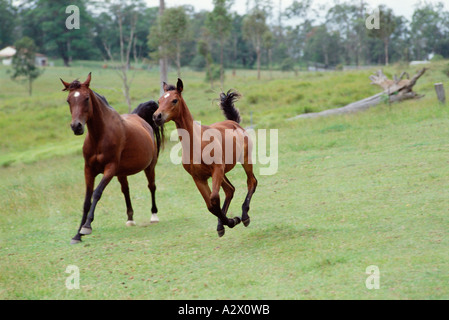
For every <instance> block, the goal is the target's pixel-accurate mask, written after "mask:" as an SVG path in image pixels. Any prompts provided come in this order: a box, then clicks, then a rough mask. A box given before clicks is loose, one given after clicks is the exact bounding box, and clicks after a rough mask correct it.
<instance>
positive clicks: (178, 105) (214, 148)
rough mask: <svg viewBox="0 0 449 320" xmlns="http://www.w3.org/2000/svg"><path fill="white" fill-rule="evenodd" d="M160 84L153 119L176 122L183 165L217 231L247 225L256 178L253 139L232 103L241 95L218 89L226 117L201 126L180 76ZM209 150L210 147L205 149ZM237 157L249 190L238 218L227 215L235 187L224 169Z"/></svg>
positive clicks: (158, 122) (228, 169)
mask: <svg viewBox="0 0 449 320" xmlns="http://www.w3.org/2000/svg"><path fill="white" fill-rule="evenodd" d="M163 87H164V94H163V96H162V97H160V99H159V109H157V110H156V112H154V115H153V119H154V122H155V123H156V124H157V125H163V124H164V123H165V122H167V121H170V120H172V121H174V122H175V124H176V127H177V129H178V135H179V136H180V139H181V146H182V158H183V160H182V162H183V167H184V169H185V170H186V171H187V172H188V173H190V175H191V176H192V177H193V180H194V181H195V184H196V186H197V188H198V190H199V191H200V193H201V195H202V196H203V198H204V201H205V202H206V205H207V208H208V210H209V211H210V212H211V213H212V214H214V215H215V216H216V217H217V218H218V225H217V232H218V235H219V236H220V237H221V236H223V235H224V233H225V229H224V225H227V226H228V227H229V228H233V227H234V226H235V225H237V224H239V223H240V222H241V221H243V224H244V225H245V226H248V225H249V223H250V218H249V216H248V210H249V204H250V201H251V197H252V195H253V193H254V192H255V190H256V186H257V180H256V177H255V176H254V174H253V165H252V162H251V148H252V142H251V140H250V139H249V136H248V135H247V133H246V132H245V130H244V129H243V128H242V127H241V126H240V125H239V122H240V114H239V112H238V110H237V109H236V108H235V107H234V101H236V99H237V98H239V97H240V95H239V94H238V93H237V92H234V91H231V90H230V91H228V92H227V93H226V94H225V93H221V94H220V107H221V109H222V110H223V112H224V114H225V116H226V118H227V119H228V120H226V121H223V122H218V123H214V124H212V125H210V126H203V125H200V124H198V123H196V122H194V121H193V117H192V114H191V113H190V111H189V109H188V108H187V105H186V102H185V101H184V99H183V97H182V95H181V93H182V91H183V87H184V86H183V83H182V81H181V79H178V82H177V85H176V87H174V86H172V85H167V84H166V83H164V84H163ZM211 137H213V140H212V139H211ZM208 140H209V141H208ZM211 140H212V141H211ZM195 146H198V147H195ZM208 150H211V151H210V152H209V153H208ZM205 155H206V156H208V157H209V158H210V157H213V161H210V159H207V160H206V159H205ZM237 161H239V162H241V163H242V165H243V169H244V170H245V172H246V175H247V185H248V194H247V196H246V198H245V201H244V203H243V205H242V217H241V219H240V218H239V217H234V218H232V219H228V218H227V217H226V213H227V211H228V208H229V204H230V202H231V200H232V198H233V196H234V191H235V188H234V186H233V185H232V184H231V182H230V181H229V179H228V178H227V177H226V173H227V172H229V171H230V170H231V169H232V168H234V166H235V165H236V163H237ZM210 177H212V191H211V189H210V187H209V185H208V182H207V181H208V179H209V178H210ZM220 187H222V188H223V191H224V193H225V201H224V203H223V207H222V208H220V196H219V191H220Z"/></svg>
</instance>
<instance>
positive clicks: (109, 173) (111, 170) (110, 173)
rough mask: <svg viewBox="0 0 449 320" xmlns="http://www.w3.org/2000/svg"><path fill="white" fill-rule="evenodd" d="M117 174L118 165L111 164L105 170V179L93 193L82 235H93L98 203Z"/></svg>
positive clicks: (81, 231)
mask: <svg viewBox="0 0 449 320" xmlns="http://www.w3.org/2000/svg"><path fill="white" fill-rule="evenodd" d="M115 174H116V165H115V164H110V165H108V166H107V167H106V168H105V170H104V174H103V178H102V179H101V181H100V183H99V184H98V186H97V188H95V191H94V192H93V197H92V205H91V206H90V210H89V214H88V215H87V218H86V222H85V223H84V225H83V226H82V227H81V230H80V234H81V235H88V234H91V233H92V226H91V223H92V221H94V212H95V207H96V206H97V203H98V201H100V199H101V195H102V194H103V191H104V189H105V188H106V186H107V185H108V184H109V182H111V180H112V178H113V177H114V176H115Z"/></svg>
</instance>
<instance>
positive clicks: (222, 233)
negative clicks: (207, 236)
mask: <svg viewBox="0 0 449 320" xmlns="http://www.w3.org/2000/svg"><path fill="white" fill-rule="evenodd" d="M217 233H218V237H219V238H221V237H223V236H224V234H225V229H224V228H223V229H221V230H217Z"/></svg>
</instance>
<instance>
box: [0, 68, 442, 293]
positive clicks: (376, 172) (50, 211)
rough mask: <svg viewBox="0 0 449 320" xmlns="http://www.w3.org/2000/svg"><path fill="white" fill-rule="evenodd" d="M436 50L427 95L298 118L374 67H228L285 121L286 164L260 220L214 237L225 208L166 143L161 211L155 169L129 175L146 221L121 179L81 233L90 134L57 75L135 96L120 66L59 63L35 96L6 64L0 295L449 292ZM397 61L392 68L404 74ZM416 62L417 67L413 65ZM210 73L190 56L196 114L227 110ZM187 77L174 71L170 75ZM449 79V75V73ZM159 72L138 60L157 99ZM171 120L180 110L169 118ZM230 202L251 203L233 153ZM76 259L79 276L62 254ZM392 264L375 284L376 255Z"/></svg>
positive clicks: (266, 190) (267, 179) (254, 102)
mask: <svg viewBox="0 0 449 320" xmlns="http://www.w3.org/2000/svg"><path fill="white" fill-rule="evenodd" d="M443 63H447V62H441V63H440V64H434V65H432V66H431V69H430V70H429V71H428V72H426V74H425V75H424V76H423V77H422V78H421V79H420V80H419V81H418V84H417V85H416V86H415V90H416V91H417V92H418V93H421V94H425V95H426V96H425V97H424V98H423V99H421V100H419V101H409V102H405V103H402V104H397V105H390V106H389V105H381V106H378V107H376V108H372V109H370V110H368V111H366V112H363V113H359V114H352V115H345V116H340V117H331V118H322V119H309V120H298V121H286V119H287V118H290V117H292V116H295V115H297V114H299V113H302V112H305V111H307V112H310V111H321V110H324V109H327V108H331V107H340V106H343V105H345V104H347V103H350V102H352V101H355V100H358V99H362V98H364V97H367V96H369V95H372V94H375V93H377V92H378V91H379V90H378V89H377V88H375V87H373V86H370V85H369V80H368V76H369V75H370V74H372V73H373V72H374V71H375V70H363V71H351V72H335V73H300V75H299V76H298V77H294V75H293V74H289V73H274V75H273V79H269V77H268V74H266V75H265V77H264V79H262V80H261V81H257V80H256V77H255V72H253V71H239V72H238V73H237V76H236V77H235V78H233V77H232V76H231V75H230V74H229V75H227V79H226V83H225V89H228V88H231V87H232V88H235V89H237V90H239V91H240V92H241V93H242V94H243V95H244V98H243V99H242V100H241V101H240V102H238V104H237V106H238V107H239V109H240V111H241V113H242V117H243V125H244V126H249V124H250V117H249V114H250V113H251V112H252V113H253V123H254V124H255V125H256V129H262V128H266V129H278V130H279V145H278V147H279V168H278V172H277V173H276V174H275V175H270V176H262V175H259V174H258V173H259V169H260V167H261V166H259V165H256V168H255V169H256V170H255V173H256V176H257V178H258V180H259V185H258V189H257V191H256V193H255V195H254V197H253V200H252V202H251V210H250V212H249V214H250V216H251V225H250V226H249V227H248V228H244V227H243V226H242V225H239V226H237V227H236V228H234V229H227V230H226V234H225V236H224V237H223V238H218V237H217V234H216V231H215V228H216V218H215V217H213V216H212V215H211V214H210V213H209V212H208V211H207V208H206V207H205V205H204V202H203V200H202V197H201V195H200V194H199V192H198V191H197V189H196V187H195V185H194V183H193V180H192V179H191V177H190V176H189V175H188V174H187V173H186V172H185V171H184V169H183V168H182V166H180V165H173V164H172V163H171V162H170V158H169V153H170V149H171V147H172V146H173V145H174V143H173V142H169V143H168V144H167V145H166V148H165V150H164V152H163V153H162V154H161V157H160V160H159V163H158V166H157V169H156V175H157V176H156V183H157V188H158V189H157V204H158V208H159V218H160V220H161V221H160V223H159V224H150V217H151V213H150V205H151V201H150V194H149V191H148V189H147V187H146V179H145V177H144V175H143V173H141V174H138V175H136V176H133V177H131V178H130V188H131V197H132V201H133V205H134V210H135V220H136V222H137V227H134V228H128V227H126V226H125V222H126V209H125V203H124V200H123V196H122V194H121V192H120V186H119V183H118V182H117V181H116V180H114V181H113V182H112V183H111V184H110V185H109V186H108V187H107V188H106V191H105V192H104V194H103V197H102V199H101V201H100V203H99V205H98V207H97V211H96V219H95V221H94V222H93V234H92V235H90V236H86V237H84V238H83V242H82V243H81V244H79V245H70V244H69V243H70V239H71V237H72V236H73V235H74V234H75V233H76V229H77V228H78V226H79V221H80V218H81V208H82V201H83V196H84V177H83V159H82V155H81V152H80V148H81V145H82V141H83V137H75V136H74V135H73V134H72V132H71V130H70V128H69V122H70V119H71V117H70V113H69V110H68V107H67V105H66V102H65V99H66V93H63V92H61V91H60V90H61V89H62V85H61V84H60V82H59V78H60V77H61V78H63V79H64V80H66V81H71V80H73V79H74V78H80V79H81V80H83V79H84V78H85V77H86V76H87V73H88V72H89V71H93V73H92V83H91V84H92V88H93V89H94V90H96V91H97V92H99V93H101V94H104V95H105V96H106V97H107V99H108V100H109V102H110V103H111V105H112V106H113V107H114V108H116V109H117V110H118V111H119V112H122V113H124V112H126V111H127V107H126V106H125V104H124V99H123V97H122V95H121V91H120V82H119V79H118V77H117V76H116V75H115V74H114V71H112V70H103V69H100V68H95V67H94V66H90V67H87V66H84V67H83V66H82V65H81V64H79V65H78V66H77V67H74V68H71V69H67V68H59V67H54V68H49V69H47V70H46V71H45V73H44V75H43V76H42V77H41V78H39V79H38V80H37V81H36V83H35V85H34V92H35V94H34V95H33V97H28V96H27V94H26V89H25V87H23V86H21V85H20V84H17V83H14V82H11V81H10V80H9V78H8V75H7V74H6V68H5V67H0V137H1V138H0V166H1V167H0V181H1V182H0V208H1V209H0V210H1V214H0V232H1V238H0V241H1V242H0V257H1V262H0V298H2V299H448V298H449V286H448V283H449V273H448V271H447V270H449V254H448V252H449V240H448V237H447V230H448V228H449V217H448V214H447V212H448V210H447V198H448V190H449V163H448V162H449V109H448V106H442V105H440V104H439V103H438V102H437V100H436V98H435V94H434V91H433V84H434V83H435V82H439V81H446V83H447V78H445V76H444V75H443V73H442V72H441V71H440V70H439V69H440V68H441V66H442V64H443ZM401 71H403V68H402V67H400V66H392V67H390V68H388V69H386V70H385V73H386V74H389V75H392V74H394V73H397V74H399V73H400V72H401ZM406 71H409V73H410V74H414V72H415V71H416V68H407V70H406ZM203 78H204V76H203V74H200V73H194V72H191V71H188V70H186V71H184V74H183V81H184V90H185V91H184V93H183V95H184V97H185V99H186V101H187V104H188V106H189V107H190V109H191V111H192V113H193V115H194V117H195V118H196V120H200V121H201V122H202V123H204V124H207V123H211V122H216V121H221V120H222V119H223V116H222V114H221V112H220V111H219V109H218V107H217V105H216V104H215V103H214V102H213V101H212V100H213V99H215V98H217V97H218V93H219V89H214V90H211V89H210V87H209V85H208V84H207V83H206V82H204V81H203ZM175 79H176V76H175V75H174V74H170V81H171V82H175ZM446 86H447V85H446ZM158 91H159V84H158V73H157V71H156V70H154V71H137V72H136V75H135V80H134V83H133V87H132V91H131V94H132V98H133V101H134V104H135V105H137V104H138V103H139V102H143V101H146V100H148V99H157V98H158ZM173 128H174V126H173V125H172V124H170V125H169V126H168V131H169V132H170V131H171V130H172V129H173ZM228 177H229V179H230V180H231V182H232V183H233V184H234V186H235V187H236V193H235V196H234V200H233V202H232V203H231V206H230V209H229V215H231V216H232V215H240V214H241V209H240V207H241V204H242V202H243V199H244V197H245V194H246V176H245V174H244V171H243V169H241V168H240V167H236V169H234V170H233V171H232V172H231V173H230V174H229V175H228ZM70 265H75V266H77V267H78V268H79V271H80V289H79V290H68V289H67V288H66V285H65V282H66V279H67V277H68V276H69V274H68V273H66V272H65V271H66V268H67V267H68V266H70ZM371 265H375V266H377V267H378V268H379V271H380V288H379V289H377V290H376V289H373V290H368V289H367V287H366V285H365V281H366V279H367V278H368V275H367V274H366V273H365V270H366V268H367V267H368V266H371Z"/></svg>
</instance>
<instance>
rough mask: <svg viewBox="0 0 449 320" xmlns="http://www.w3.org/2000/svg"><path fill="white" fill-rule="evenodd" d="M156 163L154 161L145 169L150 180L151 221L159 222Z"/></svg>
mask: <svg viewBox="0 0 449 320" xmlns="http://www.w3.org/2000/svg"><path fill="white" fill-rule="evenodd" d="M155 166H156V164H155V163H154V164H153V163H152V164H151V165H150V166H149V167H148V168H146V169H145V175H146V176H147V180H148V189H150V192H151V221H150V222H151V223H157V222H159V218H158V216H157V207H156V181H155V180H156V173H155Z"/></svg>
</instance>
